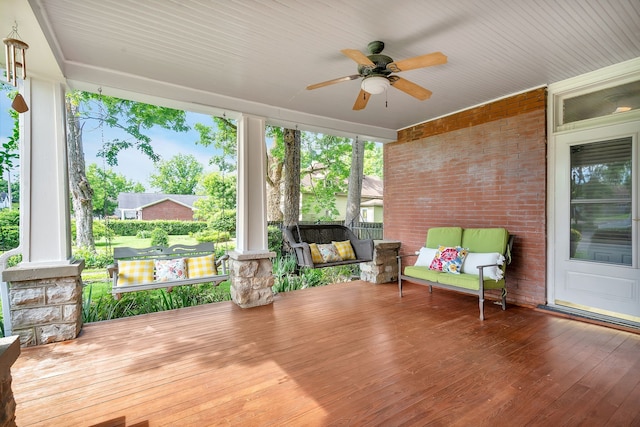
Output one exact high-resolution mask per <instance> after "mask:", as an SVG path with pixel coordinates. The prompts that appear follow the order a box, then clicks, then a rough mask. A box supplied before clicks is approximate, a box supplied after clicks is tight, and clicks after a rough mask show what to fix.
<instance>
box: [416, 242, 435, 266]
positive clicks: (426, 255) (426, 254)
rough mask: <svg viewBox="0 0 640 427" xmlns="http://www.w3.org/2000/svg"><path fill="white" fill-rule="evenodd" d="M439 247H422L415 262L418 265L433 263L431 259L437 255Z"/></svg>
mask: <svg viewBox="0 0 640 427" xmlns="http://www.w3.org/2000/svg"><path fill="white" fill-rule="evenodd" d="M437 251H438V250H437V249H432V248H425V247H422V248H420V252H419V253H418V259H417V260H416V263H415V264H414V265H415V266H416V267H429V265H431V261H432V260H433V258H434V257H435V256H436V252H437Z"/></svg>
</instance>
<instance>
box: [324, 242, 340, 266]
mask: <svg viewBox="0 0 640 427" xmlns="http://www.w3.org/2000/svg"><path fill="white" fill-rule="evenodd" d="M318 250H319V251H320V254H321V255H322V260H323V261H324V262H325V263H327V262H338V261H342V258H341V257H340V254H339V253H338V249H336V247H335V246H334V245H333V243H327V244H324V245H318Z"/></svg>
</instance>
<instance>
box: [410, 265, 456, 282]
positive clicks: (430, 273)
mask: <svg viewBox="0 0 640 427" xmlns="http://www.w3.org/2000/svg"><path fill="white" fill-rule="evenodd" d="M443 274H445V273H443V272H442V271H435V270H429V267H422V266H415V265H408V266H406V267H405V268H404V275H405V276H411V277H416V278H418V279H422V280H428V281H430V282H437V281H438V276H441V275H443ZM450 276H453V274H450Z"/></svg>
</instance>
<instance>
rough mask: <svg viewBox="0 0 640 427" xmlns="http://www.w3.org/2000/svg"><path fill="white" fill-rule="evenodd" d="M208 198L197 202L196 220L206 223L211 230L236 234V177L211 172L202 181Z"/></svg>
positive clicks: (195, 204)
mask: <svg viewBox="0 0 640 427" xmlns="http://www.w3.org/2000/svg"><path fill="white" fill-rule="evenodd" d="M201 185H202V187H203V188H204V193H205V195H206V196H207V197H204V198H202V199H199V200H196V202H195V203H194V206H195V207H196V211H195V213H194V218H195V219H197V220H200V221H206V222H207V224H208V225H209V228H211V229H213V230H218V231H228V232H230V233H234V232H235V229H236V226H235V214H236V176H235V175H229V176H225V175H223V174H222V173H220V172H211V173H209V174H207V175H205V176H204V178H203V179H202V181H201Z"/></svg>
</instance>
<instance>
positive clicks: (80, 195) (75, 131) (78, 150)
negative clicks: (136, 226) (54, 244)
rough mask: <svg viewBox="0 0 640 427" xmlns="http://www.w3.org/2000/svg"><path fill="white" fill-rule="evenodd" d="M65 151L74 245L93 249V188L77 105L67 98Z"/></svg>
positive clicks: (94, 246)
mask: <svg viewBox="0 0 640 427" xmlns="http://www.w3.org/2000/svg"><path fill="white" fill-rule="evenodd" d="M66 107H67V122H68V129H67V132H68V134H67V151H68V156H69V187H70V190H71V201H72V204H73V212H74V215H75V218H76V246H78V247H81V248H87V249H89V250H91V251H95V248H96V245H95V241H94V240H93V203H92V202H91V197H92V196H93V189H92V188H91V185H89V181H88V180H87V175H86V172H85V164H84V150H83V148H82V128H81V127H80V120H79V119H78V107H77V106H76V105H73V103H71V102H69V100H67V102H66Z"/></svg>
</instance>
